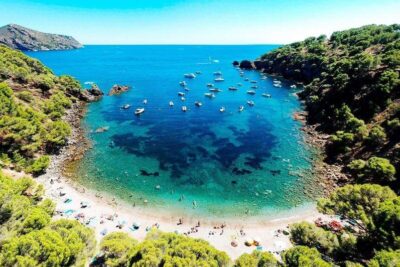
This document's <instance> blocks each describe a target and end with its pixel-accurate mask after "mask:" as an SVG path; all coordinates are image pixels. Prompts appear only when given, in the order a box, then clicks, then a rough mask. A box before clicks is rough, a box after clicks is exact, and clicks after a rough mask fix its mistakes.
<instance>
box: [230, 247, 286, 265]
mask: <svg viewBox="0 0 400 267" xmlns="http://www.w3.org/2000/svg"><path fill="white" fill-rule="evenodd" d="M233 266H234V267H277V266H280V264H279V262H278V261H277V259H276V258H275V256H274V255H272V254H271V253H269V252H261V251H258V250H254V251H253V252H252V253H251V254H248V253H244V254H242V255H241V256H240V257H239V258H238V259H237V260H236V261H235V264H234V265H233Z"/></svg>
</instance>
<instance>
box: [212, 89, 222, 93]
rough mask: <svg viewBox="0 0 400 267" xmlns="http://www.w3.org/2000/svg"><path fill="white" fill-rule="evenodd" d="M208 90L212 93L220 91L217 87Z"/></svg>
mask: <svg viewBox="0 0 400 267" xmlns="http://www.w3.org/2000/svg"><path fill="white" fill-rule="evenodd" d="M209 90H210V92H214V93H219V92H222V90H221V89H218V88H210V89H209Z"/></svg>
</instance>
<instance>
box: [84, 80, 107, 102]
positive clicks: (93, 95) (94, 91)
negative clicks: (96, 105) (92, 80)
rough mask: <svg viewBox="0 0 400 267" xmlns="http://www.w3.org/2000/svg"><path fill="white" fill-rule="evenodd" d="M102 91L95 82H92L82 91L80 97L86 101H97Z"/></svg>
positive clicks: (101, 95)
mask: <svg viewBox="0 0 400 267" xmlns="http://www.w3.org/2000/svg"><path fill="white" fill-rule="evenodd" d="M103 95H104V93H103V92H102V91H101V90H100V88H99V87H98V86H97V85H96V84H92V86H91V87H90V88H89V89H86V90H84V91H82V93H81V95H80V97H79V98H80V99H81V100H83V101H86V102H94V101H98V100H100V99H101V98H102V97H103Z"/></svg>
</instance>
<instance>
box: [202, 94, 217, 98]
mask: <svg viewBox="0 0 400 267" xmlns="http://www.w3.org/2000/svg"><path fill="white" fill-rule="evenodd" d="M204 96H205V97H208V98H214V97H215V95H214V94H213V93H205V94H204Z"/></svg>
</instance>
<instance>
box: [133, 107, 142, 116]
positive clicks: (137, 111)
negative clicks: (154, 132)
mask: <svg viewBox="0 0 400 267" xmlns="http://www.w3.org/2000/svg"><path fill="white" fill-rule="evenodd" d="M143 112H144V108H137V109H136V110H135V115H137V116H139V115H140V114H142V113H143Z"/></svg>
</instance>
